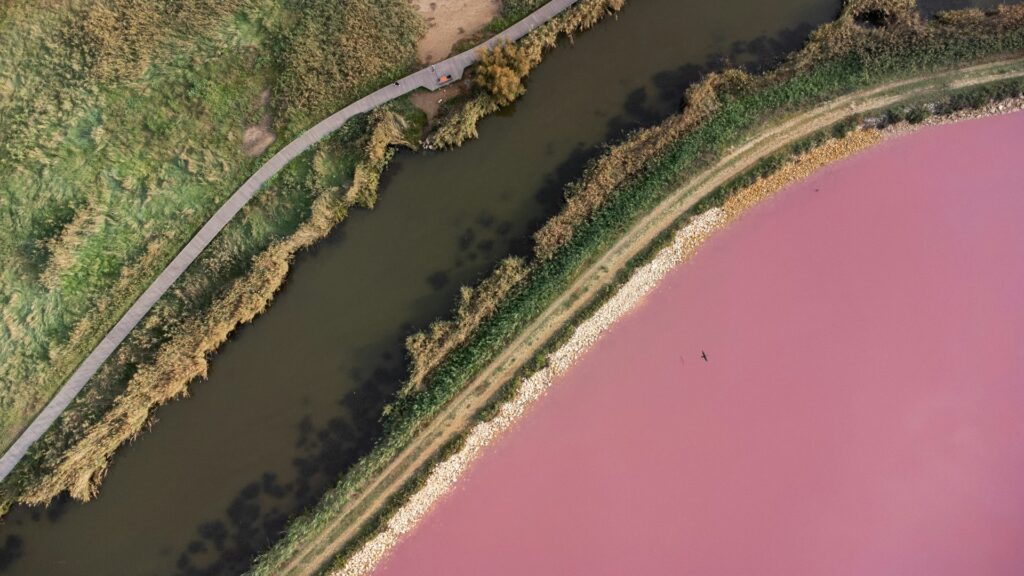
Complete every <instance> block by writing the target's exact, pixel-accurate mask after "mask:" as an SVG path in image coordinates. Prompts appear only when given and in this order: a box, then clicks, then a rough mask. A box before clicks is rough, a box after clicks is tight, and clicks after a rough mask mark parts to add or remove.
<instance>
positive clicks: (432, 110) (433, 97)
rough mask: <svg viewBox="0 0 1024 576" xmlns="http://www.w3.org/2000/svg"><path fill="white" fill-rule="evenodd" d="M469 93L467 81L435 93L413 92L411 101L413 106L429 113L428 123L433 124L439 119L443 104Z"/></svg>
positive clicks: (450, 85)
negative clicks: (435, 119)
mask: <svg viewBox="0 0 1024 576" xmlns="http://www.w3.org/2000/svg"><path fill="white" fill-rule="evenodd" d="M468 91H469V83H468V82H466V81H462V82H456V83H455V84H449V85H448V86H445V87H444V88H441V89H440V90H437V91H434V92H427V91H424V90H421V91H416V92H413V93H412V94H411V95H410V96H409V100H411V101H412V104H413V106H415V107H417V108H419V109H420V110H423V111H424V112H426V113H427V121H428V122H433V121H434V118H437V114H438V111H439V110H440V109H441V104H442V103H443V102H445V101H447V100H451V99H452V98H454V97H456V96H458V95H460V94H464V93H466V92H468Z"/></svg>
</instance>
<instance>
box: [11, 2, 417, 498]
mask: <svg viewBox="0 0 1024 576" xmlns="http://www.w3.org/2000/svg"><path fill="white" fill-rule="evenodd" d="M344 4H345V7H344V8H345V9H344V10H339V6H338V5H337V3H328V2H325V1H319V0H317V1H313V2H305V3H303V4H302V5H300V6H294V5H291V4H288V3H284V2H280V1H279V0H233V1H229V2H220V3H215V4H210V3H208V2H200V1H198V0H190V1H185V2H177V3H174V4H173V5H166V4H165V3H151V2H137V1H132V0H67V1H62V2H51V3H46V4H45V5H42V6H40V5H39V3H37V2H28V1H21V2H10V3H6V4H5V5H4V6H3V7H2V8H0V63H2V64H0V94H2V98H0V133H3V134H4V138H3V141H2V144H0V205H3V206H4V210H3V211H2V212H0V259H2V260H3V262H4V263H5V266H4V270H3V271H2V272H0V307H2V316H3V321H2V322H0V407H2V409H0V445H3V446H5V447H6V446H7V445H8V444H9V443H10V442H11V441H12V440H13V438H14V437H15V436H16V435H17V434H18V433H19V432H20V430H21V429H22V427H23V426H24V425H25V424H26V423H27V422H28V420H29V419H30V418H31V417H32V416H34V414H35V413H36V412H37V411H38V410H39V409H40V408H41V406H42V405H43V404H44V403H45V402H46V401H47V400H48V399H49V397H50V396H51V394H52V393H53V391H54V390H56V389H57V388H58V387H59V386H60V385H61V384H63V382H64V381H65V379H66V378H67V376H68V375H69V374H70V373H71V372H72V371H73V370H74V368H75V367H76V366H77V364H78V363H79V362H80V361H81V359H82V358H83V357H84V356H85V355H86V354H87V353H88V352H89V351H90V350H91V349H92V347H93V346H94V345H95V343H96V342H97V341H98V340H99V338H101V337H102V335H103V334H104V333H105V332H106V331H107V330H108V329H109V327H110V326H111V325H112V324H113V323H114V322H115V321H116V320H117V318H118V317H119V316H120V314H121V313H122V312H123V310H124V309H125V308H126V307H127V306H128V305H129V304H130V303H131V302H132V301H133V300H134V298H135V297H136V296H137V295H138V293H139V292H140V291H141V290H142V289H143V288H144V287H145V286H146V285H147V284H148V283H149V281H150V280H151V279H152V278H153V277H154V276H155V275H156V274H157V273H159V271H160V270H161V269H162V268H163V266H164V265H165V264H166V263H167V262H168V261H169V260H170V259H171V258H172V257H173V256H174V254H176V253H177V251H178V250H179V249H180V247H181V246H182V245H183V244H184V243H185V242H187V241H188V239H189V238H190V237H191V235H192V234H193V233H194V232H195V230H197V229H198V228H199V226H201V225H202V224H203V223H204V222H205V221H206V219H207V218H208V217H209V216H210V214H212V213H213V211H215V210H216V208H217V207H219V205H220V204H221V202H222V201H223V200H224V199H225V198H226V197H227V196H228V195H229V194H231V193H232V192H233V191H234V190H235V189H236V188H237V186H238V185H239V184H240V183H241V182H242V181H244V179H245V178H246V177H248V176H249V175H250V174H251V173H252V172H253V171H254V170H255V169H256V168H257V167H258V166H259V165H260V164H261V163H262V162H263V161H264V160H265V159H266V158H267V157H268V156H269V155H270V154H271V153H272V152H273V151H274V150H275V149H276V148H277V147H279V146H280V145H281V144H282V143H284V142H287V141H288V140H289V139H290V138H292V137H293V136H294V135H295V134H297V133H298V132H300V131H301V130H303V129H304V128H306V127H308V126H309V125H310V124H311V123H312V122H313V121H315V120H319V118H320V117H322V116H323V115H325V114H326V113H325V111H331V112H333V111H334V110H336V109H337V108H340V107H341V106H343V105H344V104H345V103H347V102H349V101H351V100H353V99H355V98H357V97H359V96H361V95H362V94H364V93H367V92H369V91H372V90H374V89H376V88H377V87H378V85H379V84H381V83H382V82H386V81H388V80H389V79H390V78H392V77H394V76H396V75H400V74H404V73H405V72H406V71H407V69H408V68H409V66H410V65H411V64H412V63H413V61H414V55H415V42H416V41H417V39H418V37H419V34H420V30H421V27H422V26H421V23H420V21H419V18H418V16H417V15H416V14H415V12H414V11H413V10H412V8H411V7H410V6H409V5H408V3H407V2H404V1H403V0H388V1H385V2H369V1H366V0H348V1H347V2H344ZM384 22H387V23H388V25H387V26H384V25H382V23H384ZM369 46H373V49H372V50H369V49H367V47H369ZM348 67H350V68H351V70H349V71H346V68H348ZM352 71H357V72H355V73H352ZM332 73H333V75H332ZM396 124H399V125H401V126H403V127H409V128H410V129H409V132H410V134H408V135H406V134H402V135H396V132H395V130H391V131H387V130H386V127H388V126H394V125H396ZM421 124H422V120H421V119H420V118H419V115H418V113H417V112H416V111H415V110H414V109H413V108H411V107H410V106H408V105H404V104H402V103H397V104H396V105H395V107H394V108H393V110H392V112H391V113H390V114H389V115H383V116H382V115H377V116H372V117H369V118H361V119H357V120H356V121H353V122H351V123H350V125H349V126H346V127H345V129H344V130H343V131H342V132H341V133H340V134H338V135H337V136H336V137H334V138H332V139H330V140H329V141H327V142H325V143H323V144H322V145H321V146H320V147H319V148H318V149H317V150H316V151H313V152H311V153H309V154H307V155H305V156H304V157H302V158H300V159H299V160H298V161H297V162H296V163H295V164H294V166H290V167H289V169H288V170H286V171H285V172H284V173H282V174H281V175H280V176H279V177H278V178H276V179H275V180H274V182H273V183H271V185H270V186H268V189H267V190H266V191H264V192H263V193H262V194H261V196H260V197H259V198H258V199H257V201H255V202H253V203H252V204H250V206H248V207H247V208H246V210H245V211H244V212H243V214H242V215H240V217H239V218H238V219H236V221H234V222H232V223H231V224H230V225H229V226H228V227H227V228H226V229H225V230H224V231H223V233H222V234H221V235H220V236H219V237H218V238H217V240H216V241H215V242H214V244H213V245H212V246H211V248H210V249H209V250H208V251H207V252H206V253H205V254H204V255H203V256H202V258H201V259H200V260H199V261H197V262H196V264H195V265H194V266H193V267H192V268H190V269H189V270H188V271H187V272H186V274H185V275H184V276H183V277H182V279H181V280H180V281H179V283H178V284H177V285H176V290H175V291H174V293H171V294H168V295H167V296H166V297H165V298H163V299H162V300H161V302H160V303H159V304H158V305H157V308H156V309H154V311H153V312H152V313H151V314H150V315H149V316H148V317H147V319H146V321H145V322H144V325H143V326H140V328H139V329H137V330H136V331H135V332H134V333H133V334H132V336H131V337H130V339H129V341H128V342H126V343H125V345H123V346H121V347H120V348H119V349H118V351H117V353H116V355H115V357H113V358H112V359H111V360H110V361H108V363H107V365H106V366H104V368H103V371H102V372H101V374H100V375H98V376H97V377H96V378H95V379H94V381H93V382H92V383H91V384H90V386H89V387H88V389H87V392H86V393H84V394H83V395H82V397H81V398H80V399H79V400H78V401H76V403H75V405H74V406H73V407H72V409H71V410H70V411H69V412H68V413H67V414H66V415H65V416H64V417H63V418H62V419H61V420H60V421H59V422H58V424H57V425H56V426H55V427H54V429H53V430H52V431H51V433H49V434H48V435H47V436H46V437H45V438H44V440H43V441H42V442H40V443H39V445H38V446H37V447H36V448H35V449H34V450H33V452H32V454H31V458H30V459H29V460H28V461H26V462H25V463H24V464H23V465H22V466H20V467H19V469H18V470H17V471H16V473H15V475H14V476H12V477H11V478H10V479H9V481H8V482H6V483H5V484H4V486H3V488H2V491H3V494H4V500H7V501H9V500H10V499H12V498H14V497H15V496H20V498H21V499H22V500H23V501H45V500H47V499H49V498H51V497H52V496H54V495H56V494H57V493H59V492H60V491H62V490H65V489H70V490H72V492H73V494H74V495H75V496H76V497H79V498H86V497H88V496H90V495H91V494H92V493H93V491H94V490H95V485H96V482H97V481H98V479H99V478H100V477H101V476H102V470H103V468H104V466H105V460H106V459H107V458H108V457H109V454H110V452H111V451H112V450H113V448H114V447H116V445H117V444H120V442H122V441H123V440H124V439H127V438H130V437H132V436H134V435H135V434H137V433H138V431H139V430H140V429H141V427H142V426H143V425H144V424H145V422H146V420H147V418H148V414H149V410H150V409H151V408H152V406H154V405H156V404H159V403H160V402H163V401H166V400H167V399H169V398H171V397H173V396H175V395H179V394H181V393H183V392H184V389H185V384H186V383H187V381H188V380H190V379H191V378H193V377H194V376H195V375H198V374H202V373H204V371H205V358H204V355H205V354H206V353H208V352H210V351H212V350H213V349H214V348H215V347H216V345H217V344H218V343H219V342H220V341H222V340H223V339H224V337H225V336H226V334H227V333H228V332H229V331H230V330H231V329H233V328H234V326H235V325H237V323H238V322H242V321H246V320H248V319H250V318H251V317H252V315H254V314H255V313H258V311H259V310H261V309H262V308H263V306H265V305H266V302H267V301H268V300H269V298H270V296H271V295H272V294H273V291H274V289H275V288H276V287H277V286H278V285H279V284H280V280H279V278H280V277H281V276H282V275H283V270H285V269H286V268H287V263H288V261H289V260H290V258H291V254H292V253H293V252H294V251H295V250H297V249H300V248H301V247H303V246H305V245H308V244H309V243H310V242H311V241H312V240H313V239H315V238H316V237H319V236H322V235H323V233H325V232H326V229H328V228H329V227H330V225H332V224H333V223H336V222H337V221H339V220H340V219H341V218H342V217H343V216H344V213H345V211H346V210H347V209H348V207H350V206H355V205H361V204H362V205H368V204H371V203H372V193H370V188H371V187H372V184H373V180H372V178H370V179H367V178H365V177H364V178H361V179H360V178H357V176H359V175H360V174H362V175H365V176H370V175H371V173H372V171H373V170H378V169H380V167H382V165H381V162H380V160H381V159H382V158H383V156H382V155H381V154H380V153H379V152H378V151H377V150H376V149H377V148H380V143H381V138H390V142H389V143H390V144H395V145H399V144H402V143H403V142H406V141H408V142H415V141H416V140H418V138H419V133H418V129H415V130H414V128H415V127H417V126H418V125H421ZM404 130H405V128H401V129H399V130H398V132H403V131H404ZM412 132H415V134H414V135H413V134H412ZM275 137H276V139H275ZM268 145H269V146H268ZM385 155H386V154H385ZM353 181H358V182H359V183H360V185H359V186H358V188H359V189H360V190H362V191H361V192H360V193H359V194H357V195H346V191H347V188H348V187H349V185H350V183H352V182H353ZM113 414H116V417H114V418H112V417H111V415H113ZM115 419H116V422H117V426H116V429H104V428H107V427H108V425H109V424H110V422H113V421H115Z"/></svg>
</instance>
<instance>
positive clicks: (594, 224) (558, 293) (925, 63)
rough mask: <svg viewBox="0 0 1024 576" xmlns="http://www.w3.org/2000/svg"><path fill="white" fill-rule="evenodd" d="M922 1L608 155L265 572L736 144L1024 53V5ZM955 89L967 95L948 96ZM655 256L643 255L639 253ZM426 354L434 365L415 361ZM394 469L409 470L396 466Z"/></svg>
mask: <svg viewBox="0 0 1024 576" xmlns="http://www.w3.org/2000/svg"><path fill="white" fill-rule="evenodd" d="M914 8H915V7H914V5H913V2H905V1H886V0H852V1H850V2H848V3H847V5H846V6H845V7H844V10H843V13H842V15H841V16H840V18H839V19H838V20H837V21H836V22H835V23H832V24H829V25H826V26H824V27H822V28H821V29H819V30H818V31H816V32H815V33H814V34H813V35H812V38H811V40H810V41H809V43H808V45H807V46H806V47H805V48H804V49H803V50H802V51H801V52H799V53H798V54H796V55H794V56H792V57H791V58H789V59H788V60H787V61H786V62H785V63H784V64H782V65H781V66H780V67H779V68H778V69H776V70H774V71H771V72H768V73H766V74H764V75H761V76H749V75H747V74H743V73H738V72H733V73H725V74H719V75H714V76H712V77H709V78H708V79H707V80H705V81H704V82H703V83H702V84H700V85H698V86H696V87H694V88H693V89H691V90H690V91H689V92H688V94H687V108H686V110H684V111H683V112H682V113H681V114H679V115H678V116H676V117H673V118H671V119H669V120H668V121H667V122H666V123H665V124H663V125H662V126H659V127H656V128H652V129H649V130H645V131H642V132H638V133H636V134H634V135H633V136H632V137H631V138H630V139H628V140H627V142H626V143H625V144H624V145H623V146H622V147H618V148H613V149H612V150H610V151H609V152H608V154H606V155H605V156H604V157H602V158H600V159H598V160H597V161H596V162H595V163H594V164H593V165H592V166H591V168H590V169H589V170H588V171H587V173H586V175H585V177H584V178H583V180H581V181H580V182H579V183H576V184H574V185H572V186H570V187H569V189H568V191H567V201H566V208H565V211H564V212H563V213H562V214H560V215H559V216H558V217H556V220H553V222H555V224H552V225H551V226H554V227H553V228H545V229H542V231H541V232H540V233H539V234H538V243H537V250H536V252H535V255H534V258H532V259H531V260H530V261H528V262H526V273H525V274H524V275H523V279H522V280H521V281H519V282H518V283H517V284H516V286H514V287H513V288H511V289H510V288H509V287H508V286H507V285H502V289H503V291H504V292H503V294H502V295H501V296H500V297H496V298H495V299H494V301H495V302H497V304H496V305H494V306H493V310H492V312H490V313H489V314H484V315H479V316H473V317H472V318H471V320H470V322H471V323H470V324H468V325H462V326H461V327H460V329H459V330H458V331H457V333H458V334H459V335H465V337H464V338H463V339H462V341H461V342H459V343H458V344H457V345H455V346H449V347H448V349H447V351H446V352H445V353H444V354H443V359H441V360H440V361H433V360H432V361H431V362H430V365H432V366H434V367H433V368H432V369H429V370H427V371H425V374H424V373H423V372H424V371H423V370H420V371H419V372H420V375H421V376H422V384H421V385H419V386H416V387H414V388H408V389H407V391H406V393H404V394H403V395H402V396H400V397H399V398H397V399H396V400H395V402H394V403H393V404H392V405H391V406H390V407H389V410H388V411H387V414H386V417H385V420H384V424H385V432H384V435H383V436H382V437H381V439H380V440H379V441H378V443H377V445H376V447H375V449H374V450H373V452H372V453H371V454H370V455H369V456H368V457H366V458H365V459H363V460H362V461H360V462H359V463H358V464H357V465H356V466H355V467H353V469H352V470H351V471H350V472H349V473H348V474H347V475H346V477H345V478H343V479H342V481H341V482H340V483H339V485H338V486H337V487H336V488H335V489H333V490H332V491H330V492H329V493H328V494H327V496H326V497H325V498H324V500H323V501H322V502H321V504H320V505H318V506H317V507H316V508H315V509H314V510H312V511H311V512H310V513H308V514H306V515H304V516H303V517H301V518H299V519H298V520H296V521H295V522H294V523H293V524H292V525H291V527H290V529H289V532H288V534H287V535H286V537H285V538H284V539H283V540H282V541H281V543H279V545H278V546H276V547H275V548H274V549H273V550H272V551H271V552H270V553H269V554H268V555H267V556H265V557H264V558H263V559H262V561H261V562H260V564H258V566H257V568H256V570H255V572H254V573H256V574H270V573H275V571H274V569H275V567H276V566H280V565H281V564H282V563H284V562H285V559H286V558H288V557H289V556H292V555H294V554H295V553H296V552H297V551H299V550H301V549H302V548H303V547H304V546H309V545H313V546H324V542H323V541H318V540H317V535H318V534H321V533H325V532H327V531H333V530H337V526H338V525H339V523H344V518H343V517H344V515H345V514H350V515H352V517H353V518H354V517H355V516H356V515H357V512H358V510H357V509H356V508H352V507H350V506H349V503H350V502H352V501H355V500H357V499H358V498H359V497H360V496H361V492H362V491H363V490H364V489H366V487H367V486H369V485H370V484H371V482H372V481H374V480H376V479H379V475H380V474H381V472H382V471H383V470H385V469H386V468H387V467H388V466H390V465H392V464H394V463H395V462H396V460H397V459H399V457H400V454H402V452H403V450H406V449H407V448H409V447H410V446H412V445H413V443H414V440H415V439H416V437H417V434H418V433H420V432H421V431H422V430H424V429H425V428H426V427H427V426H428V425H429V423H431V422H432V421H433V419H434V418H435V417H436V416H437V415H438V414H439V413H440V412H441V411H442V409H444V408H445V407H446V406H447V405H448V404H449V403H450V402H451V400H452V399H453V398H455V397H456V396H457V395H458V394H460V393H463V392H465V391H466V390H467V386H469V384H470V383H471V382H473V381H474V379H475V378H476V377H477V375H478V374H480V373H481V371H482V370H483V369H484V368H485V367H487V366H488V365H490V364H491V363H492V362H493V361H494V360H495V359H496V358H497V357H498V356H499V355H500V353H501V351H502V350H503V349H505V348H506V347H507V346H508V345H509V344H510V343H511V342H512V341H513V340H515V339H516V337H517V336H518V335H520V334H522V333H523V331H524V329H525V328H526V327H527V326H528V325H530V323H531V322H533V321H534V320H536V319H537V318H538V317H540V315H541V314H542V313H543V312H544V311H545V310H547V309H549V307H550V306H551V305H552V304H553V303H554V302H555V301H556V300H557V299H558V298H560V297H562V296H563V295H564V294H565V293H566V290H567V289H568V288H569V287H570V286H572V285H573V283H574V281H576V280H577V279H578V278H579V277H580V275H581V274H582V272H583V271H584V270H586V269H587V268H588V267H589V266H591V265H592V264H593V263H594V262H596V261H597V260H598V259H599V258H600V256H601V255H602V254H604V253H606V252H607V251H608V250H609V248H611V247H612V245H613V244H615V243H616V242H617V241H618V240H619V239H620V238H622V237H623V235H624V234H625V233H626V232H627V231H628V230H629V229H630V228H631V227H632V226H633V225H634V224H635V223H636V222H638V221H639V220H640V219H641V218H642V217H643V216H644V215H645V214H647V213H649V212H651V210H652V209H654V208H655V207H656V206H658V205H659V204H660V203H661V202H662V201H664V200H665V199H666V198H667V197H668V196H669V195H670V194H671V193H672V192H673V191H675V190H678V189H680V187H681V186H683V185H685V184H687V183H689V182H691V181H692V180H693V179H695V178H699V177H700V175H701V174H702V172H703V171H705V170H707V169H709V168H710V167H712V166H713V165H715V164H716V163H717V162H719V161H721V160H722V159H723V158H725V157H726V155H727V154H729V153H730V151H731V150H733V149H735V148H736V147H738V146H740V145H742V144H743V143H744V142H747V141H750V140H752V139H754V138H756V137H757V135H758V134H759V133H763V132H765V131H767V130H769V129H771V128H772V127H773V126H775V125H777V124H778V123H779V122H780V121H781V120H782V119H785V118H792V117H795V116H797V115H799V114H800V113H801V112H803V111H807V110H809V109H811V108H814V107H817V106H822V105H824V104H825V103H827V102H829V101H831V100H833V99H835V98H838V97H841V96H843V95H847V94H851V93H855V92H859V91H860V92H866V91H869V90H870V89H871V88H873V87H877V86H882V85H890V86H892V87H893V88H892V93H893V94H894V95H893V96H892V98H894V99H895V100H896V101H897V102H903V101H905V100H908V98H909V99H910V100H911V101H910V102H909V104H907V106H910V109H915V108H916V107H917V106H919V105H922V104H923V103H922V102H917V101H914V98H917V96H914V97H913V98H911V97H909V96H904V97H902V98H901V97H900V92H899V88H900V86H901V84H900V81H901V80H903V79H906V78H912V77H915V76H918V77H921V76H924V75H926V74H929V73H935V72H938V71H942V70H950V69H960V68H962V67H964V66H967V65H968V64H971V63H977V62H982V61H985V60H986V59H991V58H995V57H997V56H1005V55H1016V54H1018V53H1019V52H1020V51H1021V50H1022V49H1024V10H1022V9H1020V8H1014V9H1002V10H1000V11H997V12H993V13H982V12H979V11H964V12H959V13H955V14H944V15H942V16H940V17H939V18H938V19H936V20H934V21H929V22H922V21H920V20H919V18H918V16H917V12H916V10H915V9H914ZM1017 72H1019V70H1018V71H1017ZM916 87H918V86H916V85H915V84H913V83H908V84H906V92H907V93H908V94H909V93H913V89H914V88H916ZM988 89H991V88H982V89H981V90H988ZM929 90H930V92H929V93H933V92H937V93H944V92H945V93H952V92H955V91H956V90H955V87H948V88H947V89H945V90H943V88H942V87H932V86H929ZM999 90H1004V91H1009V90H1012V88H1006V87H1004V88H1000V89H999ZM942 97H943V98H946V96H942ZM956 97H957V95H956V94H954V96H953V97H951V98H950V99H949V100H948V101H947V102H953V98H956ZM965 98H973V97H965ZM977 98H981V97H980V96H978V97H977ZM901 106H902V104H901ZM899 109H903V108H899ZM849 127H850V123H849V122H845V123H840V124H837V125H836V126H835V127H834V128H833V129H834V130H837V131H839V132H842V131H843V130H846V129H849ZM804 145H806V144H804ZM794 146H796V144H794ZM779 161H780V159H779V158H774V159H773V158H768V159H765V160H763V161H762V164H760V165H758V166H757V167H756V168H755V169H754V171H752V172H748V173H747V174H745V175H743V176H741V177H740V178H738V179H733V180H732V181H731V182H730V183H728V184H726V185H724V186H722V187H720V188H718V189H717V191H715V192H713V193H711V194H709V195H708V196H707V197H706V198H705V201H704V202H703V203H701V204H698V205H697V208H698V209H701V210H703V209H706V208H707V207H708V206H711V205H713V203H714V202H721V201H722V200H723V199H724V198H726V197H727V196H728V194H729V193H730V190H734V189H736V188H738V187H739V186H740V184H741V183H742V182H744V181H748V182H749V178H752V177H754V176H755V175H757V174H758V171H761V172H767V171H770V170H772V169H773V166H775V167H777V165H778V164H777V163H778V162H779ZM743 178H746V179H747V180H743ZM642 259H643V258H642V256H638V257H637V258H635V259H634V262H639V261H642ZM633 265H635V263H634V264H633ZM627 268H628V266H627ZM611 289H612V288H609V289H607V290H606V291H605V292H604V293H605V294H608V293H610V292H609V291H610V290H611ZM591 306H593V304H591ZM585 309H586V308H584V310H585ZM460 316H462V315H461V314H460ZM481 316H482V317H481ZM467 317H468V316H467ZM578 317H579V316H578ZM570 324H571V323H570ZM563 334H564V332H563ZM555 342H557V340H556V341H555ZM413 352H414V353H418V352H416V351H413ZM543 361H544V356H543V355H539V356H535V360H534V362H533V363H532V365H531V364H528V365H527V367H525V368H523V370H524V371H525V372H529V371H530V369H536V368H537V367H539V366H541V365H542V363H543ZM413 364H414V366H423V365H424V363H423V362H418V360H417V359H415V358H414V362H413ZM506 390H507V389H506ZM484 416H486V413H485V414H484ZM401 458H402V459H409V457H407V456H405V455H403V456H401ZM403 461H404V460H403ZM389 474H390V475H391V476H392V477H400V475H399V474H398V473H397V472H394V471H392V472H390V473H389ZM374 490H375V491H379V490H384V489H383V488H375V489H374ZM393 494H394V493H393ZM399 494H400V493H399ZM393 498H400V496H393ZM386 501H387V500H386ZM388 509H390V507H385V508H384V510H385V511H386V510H388ZM377 525H379V520H378V521H377ZM341 543H343V541H342V542H341ZM333 544H339V542H334V543H333Z"/></svg>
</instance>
